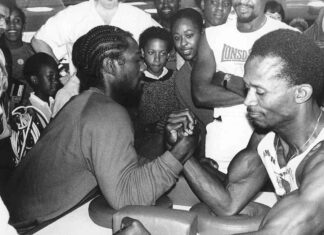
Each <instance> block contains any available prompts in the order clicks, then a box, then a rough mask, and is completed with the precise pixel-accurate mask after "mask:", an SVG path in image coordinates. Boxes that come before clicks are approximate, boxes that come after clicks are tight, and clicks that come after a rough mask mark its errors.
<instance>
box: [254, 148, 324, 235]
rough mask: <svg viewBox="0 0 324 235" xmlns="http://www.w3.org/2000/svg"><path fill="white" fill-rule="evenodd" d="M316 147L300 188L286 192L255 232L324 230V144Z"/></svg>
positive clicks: (298, 232)
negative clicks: (287, 193)
mask: <svg viewBox="0 0 324 235" xmlns="http://www.w3.org/2000/svg"><path fill="white" fill-rule="evenodd" d="M319 145H320V146H319V148H318V149H317V150H316V151H312V152H311V153H310V154H311V156H310V158H309V160H307V161H308V163H306V164H305V167H304V170H303V172H302V175H301V185H300V187H299V189H298V190H296V191H295V192H293V193H291V194H289V195H287V196H285V197H284V198H283V199H282V200H281V201H279V202H278V203H277V204H276V205H275V206H274V207H273V208H272V209H271V210H270V211H269V213H268V214H267V216H266V217H265V218H264V220H263V222H262V224H261V226H260V230H259V231H258V232H255V233H253V234H320V232H322V231H323V230H324V224H323V221H324V185H323V182H324V175H323V172H324V145H323V143H320V144H319Z"/></svg>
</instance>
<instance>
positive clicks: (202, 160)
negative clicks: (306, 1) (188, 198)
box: [0, 0, 324, 234]
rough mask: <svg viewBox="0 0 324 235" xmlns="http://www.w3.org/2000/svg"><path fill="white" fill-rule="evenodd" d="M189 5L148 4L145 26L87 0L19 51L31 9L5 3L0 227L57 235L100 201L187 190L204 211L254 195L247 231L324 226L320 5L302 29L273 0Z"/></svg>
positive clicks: (129, 14) (149, 198)
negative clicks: (51, 230) (48, 229)
mask: <svg viewBox="0 0 324 235" xmlns="http://www.w3.org/2000/svg"><path fill="white" fill-rule="evenodd" d="M183 1H185V0H154V6H155V7H156V10H157V15H156V16H155V17H154V18H153V17H151V15H149V14H148V13H146V12H144V11H143V10H141V9H139V8H137V7H135V6H131V5H130V4H127V3H125V2H124V1H120V0H109V1H108V0H86V1H84V2H81V3H79V4H76V5H72V6H69V7H67V8H65V9H63V10H62V11H60V12H58V13H57V14H56V15H54V16H53V17H51V18H49V19H48V20H47V22H46V23H45V24H44V25H42V26H41V28H40V29H39V30H37V32H36V33H35V35H34V36H33V38H32V40H31V42H24V41H23V40H22V38H23V37H22V36H23V33H24V29H25V25H26V21H27V20H28V19H26V17H25V14H24V11H23V10H22V9H20V8H19V7H18V6H17V4H16V3H15V1H11V0H0V196H1V197H0V199H1V200H0V219H1V221H0V233H1V234H2V233H4V234H16V231H17V233H19V234H32V233H35V232H38V231H42V229H44V227H45V228H46V227H47V226H49V225H51V224H52V225H53V224H54V230H55V229H57V230H56V231H57V234H60V230H59V228H58V227H55V225H56V222H57V221H60V220H61V219H62V218H64V216H65V215H67V214H71V213H74V214H76V215H78V216H80V215H81V211H82V208H88V207H89V202H90V201H91V200H92V199H94V198H96V197H98V196H99V197H102V198H103V199H104V201H105V202H106V204H107V205H108V207H109V208H110V209H111V210H112V211H116V210H119V209H120V208H123V207H124V206H127V205H147V206H149V205H155V204H156V203H157V201H158V199H159V198H161V197H163V196H166V195H168V194H169V193H170V192H171V193H172V192H176V189H177V188H178V187H180V186H179V185H180V184H182V183H183V182H185V185H184V186H183V185H182V186H181V187H184V188H185V190H186V191H185V192H186V193H187V192H188V195H191V194H192V195H194V196H195V198H197V200H198V202H199V203H197V204H196V205H191V206H193V207H192V208H191V212H192V213H194V214H197V215H198V216H206V215H207V216H211V217H215V216H236V215H238V214H240V215H244V216H246V215H247V214H249V212H246V211H248V210H249V209H248V208H250V207H251V205H254V204H253V203H254V202H255V201H256V200H257V199H256V198H259V199H258V200H259V201H258V202H261V203H262V207H261V206H260V207H257V209H256V210H260V213H261V215H260V214H258V216H255V217H253V216H251V215H249V216H251V223H250V224H249V225H248V226H247V227H245V228H244V229H243V230H242V231H240V232H254V231H257V230H259V231H260V234H262V232H266V233H268V234H269V233H272V234H279V233H280V234H288V233H292V234H301V233H304V234H311V233H316V234H317V233H320V232H323V231H324V226H323V225H322V224H321V222H319V223H317V222H316V221H321V220H322V219H324V218H323V214H324V213H323V211H322V209H318V208H323V205H322V204H323V203H322V201H323V200H322V199H324V193H323V190H322V188H323V186H321V185H320V182H321V177H322V176H321V174H320V172H321V168H323V166H321V165H322V164H323V163H322V162H323V159H324V156H323V150H322V148H323V146H322V142H323V139H324V134H323V133H324V132H323V131H322V130H323V128H324V119H323V118H322V100H323V97H322V93H323V92H322V91H323V89H324V72H323V68H324V67H323V62H324V55H323V54H322V53H323V52H322V51H321V50H317V49H319V48H324V46H323V45H324V32H323V29H324V21H323V16H324V8H323V9H322V10H321V11H320V13H319V16H318V18H317V19H316V20H315V21H314V22H313V24H312V25H310V26H309V21H306V20H305V19H303V18H300V17H299V18H295V19H292V20H291V21H290V22H287V21H286V19H285V12H284V8H283V6H282V5H281V3H280V2H278V1H270V0H269V1H263V0H255V1H248V2H247V1H243V0H196V1H194V3H195V6H194V7H190V8H186V7H184V5H185V4H184V2H183ZM62 59H67V61H68V63H69V66H68V69H67V71H66V72H67V73H66V74H64V76H62V74H61V73H60V69H59V68H60V63H61V61H62ZM180 179H181V180H180ZM264 191H268V192H270V193H271V194H272V195H274V197H275V200H269V198H262V195H264V194H263V193H264ZM189 192H190V193H189ZM275 195H276V196H275ZM307 195H310V196H311V199H308V196H307ZM174 196H175V197H177V194H176V193H175V194H173V197H174ZM177 201H178V200H177ZM179 201H181V200H179ZM265 205H266V206H265ZM305 205H306V206H305ZM307 205H309V206H307ZM261 208H262V209H261ZM264 208H266V209H264ZM315 208H317V209H315ZM261 211H262V212H261ZM297 211H299V212H300V213H299V216H296V218H292V217H293V216H294V214H295V213H296V212H297ZM301 211H303V212H301ZM8 213H9V214H8ZM8 215H9V216H8ZM313 217H315V219H314V220H315V222H312V223H308V224H307V223H301V222H305V221H309V220H311V219H312V218H313ZM233 218H234V217H233ZM8 220H9V221H8ZM72 220H73V218H72ZM236 222H237V221H236V220H235V219H234V220H230V221H227V222H226V223H227V224H228V225H229V228H230V227H231V226H235V223H236ZM62 224H63V225H62ZM62 224H61V225H60V226H61V227H62V226H63V228H64V230H65V232H67V231H69V232H71V233H72V234H73V233H75V234H76V233H78V232H76V231H82V229H83V228H86V227H88V228H90V227H91V226H93V221H92V220H91V218H87V219H85V220H84V221H83V222H82V225H80V227H77V228H76V226H75V223H72V222H71V221H70V220H65V221H63V222H62ZM123 226H124V228H123V231H120V232H119V233H116V234H128V232H127V230H129V231H130V233H129V234H132V232H131V231H132V230H136V232H135V233H134V234H149V231H147V230H146V229H145V228H144V226H142V224H141V223H140V222H139V221H135V222H134V221H132V220H131V222H128V224H126V225H125V224H124V225H123ZM125 227H128V229H125ZM15 230H16V231H15ZM228 232H229V233H230V232H231V230H229V231H228ZM98 234H100V233H98Z"/></svg>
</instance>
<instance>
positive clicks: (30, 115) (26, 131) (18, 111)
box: [11, 53, 60, 164]
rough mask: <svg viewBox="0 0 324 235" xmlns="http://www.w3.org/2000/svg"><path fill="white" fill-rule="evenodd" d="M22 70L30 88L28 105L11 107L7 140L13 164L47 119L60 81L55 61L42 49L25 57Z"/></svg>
mask: <svg viewBox="0 0 324 235" xmlns="http://www.w3.org/2000/svg"><path fill="white" fill-rule="evenodd" d="M23 73H24V76H25V79H26V80H27V82H28V83H29V85H30V86H31V88H32V89H33V90H34V92H32V93H30V96H29V105H28V106H19V107H17V108H15V109H14V110H13V111H12V119H13V121H12V123H13V126H12V129H13V131H12V136H11V144H12V147H13V150H14V153H15V155H16V159H15V163H16V164H18V163H19V162H20V160H21V158H22V157H23V156H24V155H25V154H26V153H27V152H28V150H30V149H31V147H32V146H34V144H35V143H36V142H37V140H38V138H39V136H40V134H41V132H42V130H43V129H44V128H45V127H46V126H47V124H48V123H49V121H50V120H51V118H52V116H53V115H52V109H53V104H54V99H53V97H54V96H55V94H56V92H57V90H58V89H59V84H60V83H59V71H58V66H57V63H56V61H55V60H54V58H53V57H51V56H50V55H48V54H46V53H36V54H34V55H32V56H31V57H30V58H28V59H27V61H26V63H25V66H24V69H23Z"/></svg>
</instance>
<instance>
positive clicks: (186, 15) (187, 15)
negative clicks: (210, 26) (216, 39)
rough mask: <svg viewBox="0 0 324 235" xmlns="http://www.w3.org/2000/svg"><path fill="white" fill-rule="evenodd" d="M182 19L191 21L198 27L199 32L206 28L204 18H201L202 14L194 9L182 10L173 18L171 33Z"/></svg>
mask: <svg viewBox="0 0 324 235" xmlns="http://www.w3.org/2000/svg"><path fill="white" fill-rule="evenodd" d="M180 19H188V20H191V22H192V23H193V24H194V25H196V26H197V27H198V30H199V31H202V30H203V27H204V21H203V18H202V16H201V14H200V13H199V12H198V11H197V10H195V9H193V8H184V9H181V10H179V11H178V12H177V13H176V14H175V15H173V16H172V18H171V27H170V28H171V31H172V29H173V26H174V24H175V23H176V22H177V21H178V20H180Z"/></svg>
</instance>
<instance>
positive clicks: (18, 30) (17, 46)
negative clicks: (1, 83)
mask: <svg viewBox="0 0 324 235" xmlns="http://www.w3.org/2000/svg"><path fill="white" fill-rule="evenodd" d="M25 23H26V17H25V14H24V12H23V11H22V10H21V9H20V8H18V7H16V6H15V7H13V8H12V9H11V12H10V18H9V22H8V26H7V29H6V31H5V33H4V35H5V44H6V46H7V47H8V49H9V50H10V54H11V57H12V70H11V71H12V74H11V75H12V78H13V81H12V83H13V85H14V87H13V88H12V89H11V90H12V92H11V94H10V95H11V102H12V106H13V107H15V106H17V105H20V104H25V103H26V102H27V100H28V97H29V94H30V92H32V89H31V87H30V86H29V85H28V84H27V82H26V80H25V79H24V76H23V72H22V71H23V67H24V64H25V61H26V60H27V59H28V58H29V57H30V56H32V55H33V54H34V53H35V52H34V50H33V48H32V47H31V44H30V43H27V42H23V40H22V36H23V31H24V28H25ZM22 95H24V96H22ZM13 107H12V108H13Z"/></svg>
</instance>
